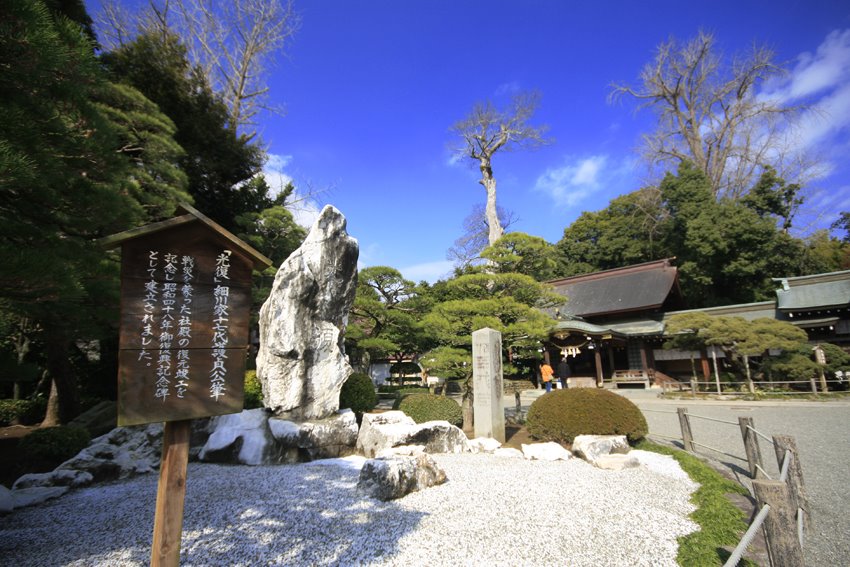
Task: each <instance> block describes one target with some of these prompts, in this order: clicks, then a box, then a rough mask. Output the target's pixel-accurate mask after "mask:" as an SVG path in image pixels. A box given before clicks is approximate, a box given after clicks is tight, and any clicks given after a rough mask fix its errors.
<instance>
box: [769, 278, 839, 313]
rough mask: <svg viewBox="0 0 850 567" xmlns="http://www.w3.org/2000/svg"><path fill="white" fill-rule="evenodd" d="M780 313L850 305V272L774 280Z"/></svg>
mask: <svg viewBox="0 0 850 567" xmlns="http://www.w3.org/2000/svg"><path fill="white" fill-rule="evenodd" d="M773 281H774V282H777V283H778V284H780V285H781V286H782V287H780V288H779V289H777V290H776V306H777V308H778V309H779V310H780V311H785V312H787V311H813V310H819V309H829V308H835V307H847V306H848V304H850V270H846V271H843V272H830V273H828V274H815V275H812V276H800V277H794V278H773Z"/></svg>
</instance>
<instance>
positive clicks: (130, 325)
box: [113, 209, 264, 426]
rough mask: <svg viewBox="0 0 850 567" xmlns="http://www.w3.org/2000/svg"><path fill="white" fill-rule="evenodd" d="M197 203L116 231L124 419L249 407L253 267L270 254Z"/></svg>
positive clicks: (121, 410) (124, 422)
mask: <svg viewBox="0 0 850 567" xmlns="http://www.w3.org/2000/svg"><path fill="white" fill-rule="evenodd" d="M190 210H191V211H192V213H194V214H190V215H184V216H183V217H178V218H175V219H172V220H171V221H164V222H163V223H157V224H156V225H149V226H151V227H152V228H151V229H149V230H144V228H145V227H143V228H142V229H136V230H135V231H131V232H132V234H129V233H128V234H129V235H125V236H123V237H122V236H121V235H117V237H113V241H114V242H120V244H121V329H120V343H119V371H118V425H120V426H124V425H138V424H143V423H154V422H162V421H178V420H187V419H194V418H199V417H208V416H215V415H223V414H228V413H236V412H240V411H242V407H243V388H244V379H245V358H246V354H247V349H248V334H249V330H248V322H249V315H250V306H251V270H252V267H253V266H254V265H255V264H257V263H258V262H257V257H259V258H264V257H262V256H261V255H259V253H257V252H256V251H254V250H253V249H251V248H250V247H248V246H247V245H246V244H244V243H243V242H241V241H239V240H238V239H236V237H234V236H233V235H232V234H230V233H228V232H227V231H225V230H224V229H223V228H221V227H220V226H218V225H216V224H215V223H213V222H212V221H210V220H209V219H207V218H206V217H203V215H201V214H200V213H198V212H197V211H194V209H190ZM246 250H248V251H249V252H252V253H253V255H252V254H250V253H246Z"/></svg>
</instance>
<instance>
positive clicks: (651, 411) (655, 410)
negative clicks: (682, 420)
mask: <svg viewBox="0 0 850 567" xmlns="http://www.w3.org/2000/svg"><path fill="white" fill-rule="evenodd" d="M640 411H642V412H644V413H647V412H649V413H672V414H673V415H676V412H675V411H664V410H657V409H642V410H640Z"/></svg>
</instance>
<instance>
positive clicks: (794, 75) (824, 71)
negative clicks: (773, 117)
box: [758, 30, 850, 149]
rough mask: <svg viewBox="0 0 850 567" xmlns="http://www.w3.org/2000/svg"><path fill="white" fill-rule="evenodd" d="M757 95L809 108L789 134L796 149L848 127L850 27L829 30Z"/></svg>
mask: <svg viewBox="0 0 850 567" xmlns="http://www.w3.org/2000/svg"><path fill="white" fill-rule="evenodd" d="M758 97H759V98H760V99H761V100H765V101H771V102H774V103H778V104H782V105H800V104H803V105H807V106H809V107H810V108H809V110H806V111H805V114H804V115H803V116H802V118H801V120H800V122H799V124H798V125H797V127H796V128H795V132H794V133H793V135H794V137H795V138H796V144H797V145H798V147H799V148H800V149H809V148H812V147H813V146H815V145H817V144H820V143H823V142H825V141H828V139H829V138H830V137H831V136H834V135H835V134H836V133H837V132H839V131H841V130H843V129H846V128H848V127H850V30H836V31H833V32H831V33H830V34H829V35H827V36H826V38H825V39H824V40H823V42H822V43H821V44H820V45H819V46H818V48H817V50H816V51H815V53H811V52H805V53H802V54H800V55H799V56H798V57H797V63H796V65H795V66H794V68H793V69H792V70H791V72H790V73H789V74H788V75H786V76H784V77H782V78H778V79H773V80H772V81H770V82H769V83H767V84H766V85H764V88H763V90H762V92H760V93H759V94H758Z"/></svg>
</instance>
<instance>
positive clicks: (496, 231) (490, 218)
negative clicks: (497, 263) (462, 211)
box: [479, 159, 505, 246]
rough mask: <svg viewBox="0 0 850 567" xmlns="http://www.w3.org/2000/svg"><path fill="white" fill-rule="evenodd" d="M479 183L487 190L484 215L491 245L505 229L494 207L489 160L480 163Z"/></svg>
mask: <svg viewBox="0 0 850 567" xmlns="http://www.w3.org/2000/svg"><path fill="white" fill-rule="evenodd" d="M479 183H481V185H483V186H484V189H485V191H487V205H486V206H485V207H484V217H485V219H486V220H487V227H488V233H487V243H488V244H489V245H490V246H492V245H493V244H495V243H496V241H498V240H499V239H500V238H501V237H502V235H503V234H504V233H505V230H504V229H503V228H502V224H501V223H500V222H499V213H498V210H497V208H496V178H495V177H493V170H492V168H491V167H490V160H486V161H485V160H483V159H482V163H481V181H479Z"/></svg>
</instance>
